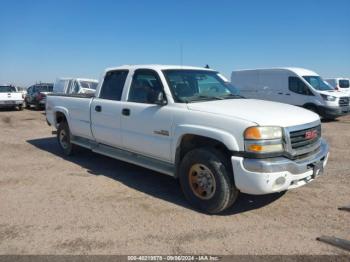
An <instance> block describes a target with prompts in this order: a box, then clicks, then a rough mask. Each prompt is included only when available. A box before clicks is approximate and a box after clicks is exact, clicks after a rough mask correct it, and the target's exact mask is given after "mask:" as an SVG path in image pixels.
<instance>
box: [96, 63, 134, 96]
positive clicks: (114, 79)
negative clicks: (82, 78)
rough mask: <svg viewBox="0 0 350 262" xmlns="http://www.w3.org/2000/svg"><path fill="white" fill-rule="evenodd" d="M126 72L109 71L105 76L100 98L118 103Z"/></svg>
mask: <svg viewBox="0 0 350 262" xmlns="http://www.w3.org/2000/svg"><path fill="white" fill-rule="evenodd" d="M128 72H129V71H128V70H118V71H110V72H108V73H107V74H106V76H105V79H104V81H103V85H102V88H101V93H100V98H103V99H108V100H116V101H120V99H121V97H122V92H123V88H124V84H125V80H126V77H127V76H128Z"/></svg>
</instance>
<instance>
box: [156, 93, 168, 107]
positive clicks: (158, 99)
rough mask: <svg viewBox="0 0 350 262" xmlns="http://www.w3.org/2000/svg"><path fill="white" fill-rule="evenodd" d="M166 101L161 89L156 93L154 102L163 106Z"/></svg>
mask: <svg viewBox="0 0 350 262" xmlns="http://www.w3.org/2000/svg"><path fill="white" fill-rule="evenodd" d="M167 103H168V102H167V101H166V99H165V97H164V93H163V92H162V91H161V92H159V93H158V95H157V96H156V101H155V104H156V105H159V106H165V105H166V104H167Z"/></svg>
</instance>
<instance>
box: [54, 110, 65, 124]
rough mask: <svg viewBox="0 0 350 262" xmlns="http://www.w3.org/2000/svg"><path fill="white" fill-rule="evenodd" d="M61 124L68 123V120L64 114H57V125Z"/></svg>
mask: <svg viewBox="0 0 350 262" xmlns="http://www.w3.org/2000/svg"><path fill="white" fill-rule="evenodd" d="M61 122H67V118H66V116H65V115H64V114H63V113H62V112H56V124H59V123H61Z"/></svg>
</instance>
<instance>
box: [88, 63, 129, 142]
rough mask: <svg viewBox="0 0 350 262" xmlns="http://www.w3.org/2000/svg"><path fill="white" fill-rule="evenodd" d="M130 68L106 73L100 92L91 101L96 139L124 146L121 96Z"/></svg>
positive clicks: (92, 121)
mask: <svg viewBox="0 0 350 262" xmlns="http://www.w3.org/2000/svg"><path fill="white" fill-rule="evenodd" d="M127 75H128V70H115V71H110V72H107V73H106V76H105V79H104V81H103V84H102V87H101V90H100V94H99V97H98V98H95V99H93V100H92V102H91V107H90V108H91V109H90V110H91V129H92V134H93V136H94V138H95V140H96V141H97V142H99V143H102V144H106V145H109V146H114V147H122V136H121V111H122V104H121V101H120V100H121V97H122V93H123V89H124V85H125V81H126V78H127Z"/></svg>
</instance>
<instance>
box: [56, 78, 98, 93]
mask: <svg viewBox="0 0 350 262" xmlns="http://www.w3.org/2000/svg"><path fill="white" fill-rule="evenodd" d="M97 85H98V80H96V79H87V78H58V79H56V82H55V84H54V86H53V92H54V93H63V94H94V93H95V91H96V87H97Z"/></svg>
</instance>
